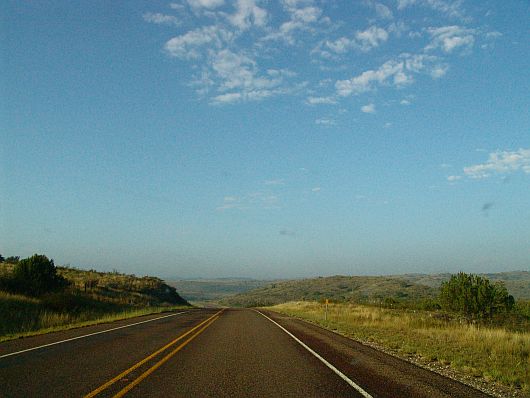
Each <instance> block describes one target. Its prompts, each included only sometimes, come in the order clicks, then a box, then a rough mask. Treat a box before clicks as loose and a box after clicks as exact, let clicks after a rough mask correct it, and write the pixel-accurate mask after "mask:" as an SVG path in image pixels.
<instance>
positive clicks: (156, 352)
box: [84, 309, 224, 398]
mask: <svg viewBox="0 0 530 398" xmlns="http://www.w3.org/2000/svg"><path fill="white" fill-rule="evenodd" d="M223 311H224V309H223V310H221V311H219V312H216V313H215V314H213V315H212V316H211V317H209V318H208V319H206V320H204V321H202V322H201V323H199V324H198V325H197V326H195V327H194V328H193V329H190V330H188V331H187V332H186V333H184V334H182V335H180V336H179V337H177V338H176V339H174V340H173V341H170V342H169V343H168V344H166V345H165V346H163V347H162V348H160V349H158V350H157V351H155V352H153V353H152V354H151V355H149V356H147V357H145V358H144V359H142V360H141V361H140V362H137V363H136V364H134V365H133V366H131V367H130V368H129V369H127V370H124V371H123V372H121V373H120V374H119V375H118V376H116V377H114V378H113V379H111V380H109V381H107V382H106V383H105V384H103V385H101V386H100V387H98V388H96V389H95V390H94V391H92V392H91V393H89V394H87V395H85V397H84V398H92V397H95V396H96V395H97V394H99V393H100V392H102V391H104V390H106V389H107V388H109V387H110V386H111V385H113V384H114V383H116V382H117V381H118V380H120V379H122V378H123V377H124V376H127V375H128V374H129V373H131V372H132V371H133V370H135V369H137V368H139V367H140V366H142V365H143V364H144V363H146V362H147V361H149V360H151V359H153V358H154V357H156V356H157V355H158V354H160V353H161V352H163V351H165V350H167V349H168V348H169V347H171V346H172V345H175V344H176V343H177V342H179V341H180V340H182V339H183V338H184V337H186V336H188V335H189V334H190V333H193V332H194V331H195V330H197V329H198V328H200V327H201V326H202V325H204V324H205V323H208V322H209V321H210V320H212V319H213V318H215V317H216V316H218V315H219V314H221V313H222V312H223Z"/></svg>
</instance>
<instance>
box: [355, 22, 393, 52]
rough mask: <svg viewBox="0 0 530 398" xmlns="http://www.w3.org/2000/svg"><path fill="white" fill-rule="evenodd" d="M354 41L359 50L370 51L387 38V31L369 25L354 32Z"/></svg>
mask: <svg viewBox="0 0 530 398" xmlns="http://www.w3.org/2000/svg"><path fill="white" fill-rule="evenodd" d="M355 39H356V43H357V44H358V46H359V49H360V50H361V51H364V52H366V51H370V50H371V49H372V48H375V47H378V46H379V45H380V44H381V43H384V42H385V41H387V40H388V32H387V31H386V30H384V29H383V28H379V27H377V26H370V27H369V28H368V29H366V30H365V31H362V32H359V31H358V32H356V33H355Z"/></svg>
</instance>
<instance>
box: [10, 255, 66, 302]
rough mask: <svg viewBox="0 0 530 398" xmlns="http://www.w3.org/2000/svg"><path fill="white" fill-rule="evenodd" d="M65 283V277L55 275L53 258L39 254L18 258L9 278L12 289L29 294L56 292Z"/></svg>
mask: <svg viewBox="0 0 530 398" xmlns="http://www.w3.org/2000/svg"><path fill="white" fill-rule="evenodd" d="M67 285H68V282H67V281H66V279H64V278H63V277H62V276H60V275H57V269H56V268H55V265H54V264H53V260H49V259H48V257H46V256H44V255H39V254H34V255H33V256H32V257H29V258H25V259H23V260H20V261H19V262H18V264H17V265H15V268H14V269H13V275H12V278H11V286H12V290H15V291H17V292H18V293H23V294H27V295H30V296H40V295H42V294H44V293H50V292H57V291H59V290H63V289H64V288H65V287H66V286H67Z"/></svg>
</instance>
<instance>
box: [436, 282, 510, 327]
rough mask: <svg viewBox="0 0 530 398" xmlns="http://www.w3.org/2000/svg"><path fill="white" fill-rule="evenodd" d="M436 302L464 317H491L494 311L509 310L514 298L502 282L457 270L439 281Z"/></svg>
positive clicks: (503, 311) (496, 312) (504, 311)
mask: <svg viewBox="0 0 530 398" xmlns="http://www.w3.org/2000/svg"><path fill="white" fill-rule="evenodd" d="M440 303H441V304H442V307H443V308H444V309H446V310H449V311H453V312H458V313H461V314H463V315H465V316H466V317H467V318H468V319H469V318H478V319H485V318H490V319H491V318H492V317H493V315H494V314H498V313H506V312H509V311H511V310H512V309H513V306H514V304H515V300H514V298H513V296H510V295H509V294H508V291H507V290H506V287H505V286H504V284H503V283H502V282H498V283H495V284H491V283H490V281H489V279H487V278H482V277H480V276H478V275H473V274H466V273H464V272H460V273H459V274H457V275H451V279H450V280H449V281H447V282H444V283H442V286H441V287H440Z"/></svg>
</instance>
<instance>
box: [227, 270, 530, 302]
mask: <svg viewBox="0 0 530 398" xmlns="http://www.w3.org/2000/svg"><path fill="white" fill-rule="evenodd" d="M484 276H486V277H488V278H489V279H490V280H491V281H502V282H504V283H505V284H506V287H507V288H508V291H509V292H510V294H512V295H513V296H514V297H515V298H516V299H530V272H526V271H518V272H503V273H498V274H486V275H484ZM449 277H450V274H437V275H425V274H410V275H394V276H340V275H337V276H330V277H319V278H310V279H300V280H289V281H278V282H273V283H269V284H267V285H265V286H262V287H259V288H256V289H253V290H249V291H247V292H243V293H239V294H236V295H233V296H229V297H225V298H224V299H222V300H221V303H223V304H225V305H230V306H263V305H274V304H280V303H284V302H288V301H296V300H316V301H322V300H325V299H330V300H332V301H336V302H345V301H350V302H360V303H371V304H378V303H381V302H383V301H385V299H394V300H398V301H401V302H412V301H422V300H426V299H431V298H434V297H436V296H437V294H438V289H439V287H440V285H441V283H442V282H443V281H445V280H448V279H449Z"/></svg>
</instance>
